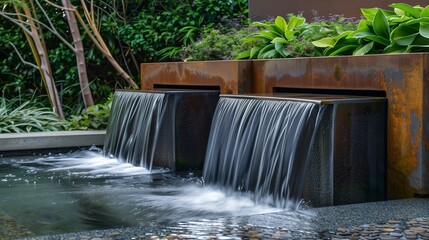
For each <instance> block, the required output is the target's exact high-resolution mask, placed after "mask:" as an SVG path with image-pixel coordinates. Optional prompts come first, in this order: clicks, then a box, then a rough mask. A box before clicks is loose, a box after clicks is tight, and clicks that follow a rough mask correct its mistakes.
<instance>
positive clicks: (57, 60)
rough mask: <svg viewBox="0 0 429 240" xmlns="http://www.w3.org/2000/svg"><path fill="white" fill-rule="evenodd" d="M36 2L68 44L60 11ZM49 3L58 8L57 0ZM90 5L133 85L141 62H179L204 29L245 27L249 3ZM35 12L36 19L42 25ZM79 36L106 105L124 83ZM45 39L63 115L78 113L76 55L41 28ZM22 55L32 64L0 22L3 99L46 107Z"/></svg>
mask: <svg viewBox="0 0 429 240" xmlns="http://www.w3.org/2000/svg"><path fill="white" fill-rule="evenodd" d="M40 2H41V3H42V5H43V6H44V8H45V10H46V12H47V14H48V15H49V17H50V19H51V21H52V22H53V23H54V25H55V27H56V28H57V30H58V31H60V32H62V35H63V36H65V37H66V38H67V39H68V40H69V41H70V42H71V36H70V34H69V32H68V29H69V28H68V25H67V22H66V18H65V16H64V15H63V13H62V12H61V10H59V9H56V8H54V7H52V6H50V5H48V4H46V3H44V2H43V1H40ZM53 2H54V3H57V4H60V1H58V0H57V1H53ZM94 3H95V4H96V6H95V10H96V13H97V16H96V17H97V19H98V26H99V29H100V33H101V35H102V36H103V38H104V40H105V41H106V43H107V44H108V47H109V49H110V51H111V52H112V54H113V56H114V58H115V59H116V60H117V61H118V63H119V64H120V65H121V66H122V67H123V68H124V69H125V70H126V71H127V72H128V73H129V74H130V75H131V76H132V77H133V78H134V80H135V81H136V82H139V78H140V77H139V69H140V68H139V65H140V63H143V62H156V61H177V60H180V51H181V49H182V47H184V46H186V45H188V44H191V43H192V42H194V41H195V40H196V39H198V37H199V36H200V35H201V34H202V33H203V30H204V29H211V27H214V26H216V25H218V24H222V22H224V21H231V20H234V19H235V21H238V22H240V23H243V24H244V22H245V21H246V20H244V19H246V18H247V11H248V10H247V0H226V1H214V0H180V1H177V0H136V1H113V0H106V1H94ZM72 4H74V5H75V6H77V7H78V6H79V4H80V3H79V1H76V0H73V1H72ZM78 9H79V8H78ZM3 11H7V12H13V9H12V8H11V7H10V6H9V7H6V8H3ZM81 12H82V11H81ZM39 14H40V20H41V21H42V22H46V19H44V18H43V17H42V14H41V13H39ZM236 19H239V20H236ZM81 35H82V37H83V42H84V47H85V57H86V62H87V68H88V77H89V80H90V87H91V90H92V93H93V97H94V101H95V102H96V103H103V102H106V101H107V99H108V97H109V95H110V94H111V93H112V91H113V90H114V89H115V88H126V87H127V85H126V83H125V82H124V81H123V80H122V79H121V78H120V76H119V75H118V74H117V73H116V72H115V70H114V69H113V68H112V67H111V65H110V63H109V62H108V61H107V60H106V59H105V58H104V56H103V55H102V54H101V53H100V52H99V51H98V50H97V49H96V48H95V46H94V45H93V43H92V42H91V41H90V39H89V38H88V37H87V36H85V33H84V31H83V30H81ZM44 38H45V41H46V44H47V48H48V50H49V57H50V61H51V65H52V68H53V71H54V75H55V76H54V79H55V81H56V84H57V88H58V90H59V92H60V97H61V101H62V103H63V108H64V111H65V114H66V115H67V116H70V115H73V114H78V113H81V111H82V109H83V103H82V100H81V98H80V87H79V82H78V77H77V68H76V60H75V56H74V53H73V52H71V50H69V49H68V48H67V47H66V46H65V45H64V44H63V43H61V42H60V41H59V40H58V39H57V37H56V36H54V35H53V34H52V33H50V32H49V31H47V30H44ZM13 46H15V47H16V49H17V51H18V52H19V54H18V53H17V52H16V51H15V49H14V47H13ZM20 57H22V60H25V61H27V62H32V63H34V59H33V56H32V55H31V51H30V49H29V47H28V43H27V41H26V39H25V36H24V34H23V33H22V30H21V29H19V28H18V27H17V26H15V25H13V24H12V23H11V22H9V21H8V20H7V19H4V18H0V89H1V96H2V97H4V98H6V99H15V98H19V99H24V100H30V99H34V98H37V103H38V104H40V105H42V106H49V101H48V98H47V96H46V95H45V92H44V87H43V84H42V80H41V78H40V74H39V72H38V70H37V69H34V68H33V67H31V66H29V65H26V64H24V63H23V61H22V60H21V59H20Z"/></svg>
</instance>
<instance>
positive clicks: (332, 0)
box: [249, 0, 429, 21]
mask: <svg viewBox="0 0 429 240" xmlns="http://www.w3.org/2000/svg"><path fill="white" fill-rule="evenodd" d="M394 2H395V1H391V0H359V1H343V0H325V1H314V0H301V1H290V0H289V1H288V0H263V1H262V0H249V16H250V18H252V19H253V20H262V19H268V18H273V17H276V16H283V17H287V15H288V14H289V13H295V14H299V13H302V14H303V15H304V16H305V17H306V18H307V20H308V21H310V20H312V18H313V17H314V14H313V11H317V13H318V16H324V17H329V16H330V15H344V16H345V17H356V18H360V17H361V11H360V9H361V8H371V7H380V8H384V9H391V8H390V7H388V6H389V5H390V4H392V3H394ZM400 2H402V3H408V4H410V5H418V4H419V5H420V6H426V5H429V0H423V1H422V0H402V1H400Z"/></svg>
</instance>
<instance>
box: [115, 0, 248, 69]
mask: <svg viewBox="0 0 429 240" xmlns="http://www.w3.org/2000/svg"><path fill="white" fill-rule="evenodd" d="M148 2H149V3H150V4H148V5H147V6H146V8H143V9H142V10H141V13H140V14H139V15H138V16H137V17H134V18H133V19H132V20H130V21H129V23H128V24H127V25H125V26H123V27H120V28H119V35H120V37H121V39H122V40H123V41H124V42H125V43H126V44H127V45H129V46H130V47H131V48H132V52H133V53H134V54H135V55H136V56H140V57H139V58H140V62H154V61H160V60H162V61H172V60H178V59H179V57H180V52H181V49H182V47H183V46H186V45H188V44H190V43H192V42H195V41H196V39H198V38H199V36H200V35H201V34H202V33H203V32H202V30H203V29H209V28H212V27H213V26H214V25H215V24H217V23H219V22H220V23H222V22H224V21H226V20H228V19H233V18H238V17H241V16H244V15H247V11H248V10H247V0H227V1H213V0H183V1H175V0H158V1H153V0H152V1H148Z"/></svg>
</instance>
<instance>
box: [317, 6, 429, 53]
mask: <svg viewBox="0 0 429 240" xmlns="http://www.w3.org/2000/svg"><path fill="white" fill-rule="evenodd" d="M389 6H390V7H392V8H393V9H394V11H389V10H385V9H380V8H368V9H362V14H363V16H364V19H362V20H361V21H360V22H359V25H358V29H357V30H355V31H347V32H344V33H342V34H339V35H337V36H333V37H326V38H323V39H320V40H317V41H313V44H314V45H315V46H316V47H318V48H321V49H324V50H323V55H326V56H335V55H351V54H353V55H364V54H374V53H408V52H422V51H428V50H429V6H427V7H425V8H422V7H420V6H414V7H413V6H410V5H408V4H404V3H396V4H391V5H389Z"/></svg>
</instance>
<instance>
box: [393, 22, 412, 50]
mask: <svg viewBox="0 0 429 240" xmlns="http://www.w3.org/2000/svg"><path fill="white" fill-rule="evenodd" d="M417 35H419V29H418V28H416V27H414V26H407V25H400V26H398V27H397V28H395V29H394V30H393V31H392V34H391V36H390V39H391V41H392V42H395V43H396V44H398V45H400V46H408V45H410V44H411V43H412V42H413V41H414V39H415V38H416V36H417Z"/></svg>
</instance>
